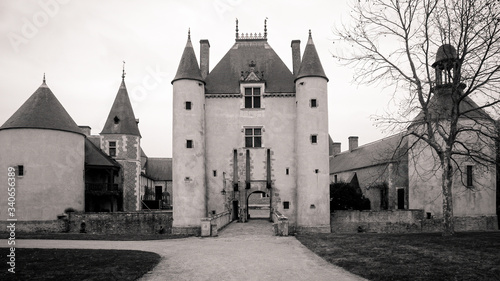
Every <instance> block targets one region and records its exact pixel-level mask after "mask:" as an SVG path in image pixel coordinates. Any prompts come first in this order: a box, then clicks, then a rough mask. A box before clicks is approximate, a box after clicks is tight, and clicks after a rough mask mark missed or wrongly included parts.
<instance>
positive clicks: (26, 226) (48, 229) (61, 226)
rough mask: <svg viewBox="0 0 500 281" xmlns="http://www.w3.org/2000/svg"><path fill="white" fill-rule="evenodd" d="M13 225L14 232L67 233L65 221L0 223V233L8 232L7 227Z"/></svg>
mask: <svg viewBox="0 0 500 281" xmlns="http://www.w3.org/2000/svg"><path fill="white" fill-rule="evenodd" d="M11 223H15V232H24V233H60V232H66V231H67V226H68V224H67V221H66V220H62V219H57V220H47V221H16V222H8V221H0V229H1V230H0V233H4V232H7V231H8V228H7V226H9V225H10V224H11Z"/></svg>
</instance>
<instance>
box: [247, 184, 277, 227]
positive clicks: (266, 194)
mask: <svg viewBox="0 0 500 281" xmlns="http://www.w3.org/2000/svg"><path fill="white" fill-rule="evenodd" d="M246 206H247V219H249V220H250V219H266V220H269V219H270V218H271V190H267V191H262V190H257V191H253V192H250V193H248V195H247V196H246Z"/></svg>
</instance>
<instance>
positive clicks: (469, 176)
mask: <svg viewBox="0 0 500 281" xmlns="http://www.w3.org/2000/svg"><path fill="white" fill-rule="evenodd" d="M472 167H473V166H472V165H467V186H468V187H472Z"/></svg>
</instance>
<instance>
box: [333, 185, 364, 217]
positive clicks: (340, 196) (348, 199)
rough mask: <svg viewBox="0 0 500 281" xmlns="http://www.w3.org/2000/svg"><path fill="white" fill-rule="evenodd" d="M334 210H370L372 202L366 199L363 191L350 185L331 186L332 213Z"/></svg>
mask: <svg viewBox="0 0 500 281" xmlns="http://www.w3.org/2000/svg"><path fill="white" fill-rule="evenodd" d="M333 210H370V200H369V199H368V198H365V197H364V195H363V193H362V192H361V189H360V188H359V187H355V186H353V185H351V184H349V183H345V182H339V183H332V184H330V211H333Z"/></svg>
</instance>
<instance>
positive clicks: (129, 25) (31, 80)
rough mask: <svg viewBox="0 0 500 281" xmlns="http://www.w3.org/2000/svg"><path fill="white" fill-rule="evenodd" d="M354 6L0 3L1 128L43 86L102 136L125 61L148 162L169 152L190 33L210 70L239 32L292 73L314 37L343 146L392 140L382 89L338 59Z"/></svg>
mask: <svg viewBox="0 0 500 281" xmlns="http://www.w3.org/2000/svg"><path fill="white" fill-rule="evenodd" d="M348 2H349V1H331V0H329V1H326V0H325V1H289V0H288V1H260V0H259V1H257V0H253V1H244V0H207V1H186V0H185V1H165V0H163V1H160V0H158V1H138V0H137V1H136V0H131V1H123V0H120V1H119V0H114V1H97V0H91V1H89V0H86V1H77V0H72V1H71V0H69V1H68V0H66V1H62V0H60V1H56V0H40V1H5V0H2V1H0V34H1V35H2V36H1V40H0V78H1V79H0V81H1V83H0V124H3V123H4V122H5V121H6V120H7V119H8V118H9V117H10V116H11V115H12V114H13V113H14V112H15V111H16V110H17V109H18V108H19V107H20V106H21V105H22V104H23V103H24V102H25V101H26V100H27V99H28V98H29V96H30V95H32V94H33V92H34V91H35V90H36V89H37V88H38V87H39V86H40V84H41V83H42V76H43V73H46V79H47V85H48V86H49V87H50V89H51V90H52V92H53V93H54V94H55V95H56V97H57V98H58V100H59V101H60V102H61V103H62V105H63V106H64V107H65V108H66V110H67V111H68V113H69V114H70V115H71V117H72V118H73V120H75V122H76V123H77V124H78V125H88V126H90V127H92V134H99V133H100V131H101V129H102V127H103V125H104V122H105V119H106V117H107V116H108V113H109V110H110V108H111V105H112V103H113V100H114V98H115V96H116V93H117V91H118V88H119V86H120V81H121V72H122V61H125V62H126V64H125V69H126V73H127V75H126V78H125V83H126V85H127V88H128V92H129V96H130V99H131V101H132V106H133V109H134V112H135V116H136V118H139V119H140V123H139V129H140V131H141V134H142V140H141V143H142V147H143V149H144V151H145V152H146V154H147V155H148V156H149V157H171V155H172V137H171V134H172V85H171V81H172V79H173V78H174V76H175V73H176V71H177V67H178V65H179V61H180V57H181V54H182V52H183V50H184V46H185V44H186V40H187V31H188V28H191V38H192V42H193V45H194V49H195V52H196V56H197V58H198V61H199V41H200V39H208V40H209V41H210V45H211V48H210V69H213V67H215V65H216V64H217V62H218V61H219V60H220V59H221V58H222V57H223V55H224V54H225V53H226V52H227V51H228V50H229V49H230V48H231V46H232V45H233V44H234V39H235V19H236V18H238V19H239V29H240V33H242V32H243V33H246V32H248V33H249V32H252V33H254V32H263V30H264V19H265V18H266V17H267V18H268V23H267V29H268V43H269V44H270V45H271V47H273V49H274V50H275V51H276V53H277V54H278V55H279V56H280V57H281V59H282V60H283V61H284V63H285V64H286V65H287V66H288V67H289V69H291V68H292V67H291V64H292V54H291V48H290V42H291V41H292V40H294V39H299V40H301V53H303V51H304V47H305V44H306V42H307V36H308V30H309V29H311V30H312V35H313V40H314V43H315V45H316V49H317V51H318V53H319V57H320V59H321V62H322V64H323V68H324V69H325V72H326V75H327V76H328V78H329V79H330V82H329V83H328V92H329V97H328V98H329V132H330V135H331V136H332V138H333V140H334V141H338V142H342V150H346V149H347V138H348V136H359V138H360V139H359V143H360V145H362V144H366V143H368V142H372V141H375V140H378V139H380V138H382V137H385V136H387V135H390V134H391V132H386V133H384V132H381V131H380V130H379V129H378V128H376V127H375V126H374V125H373V122H372V121H371V120H370V116H371V115H373V114H381V113H382V112H383V111H385V110H387V108H388V101H389V98H390V96H389V95H388V94H384V93H383V92H382V90H381V89H377V88H374V87H371V88H367V87H364V86H358V85H355V84H352V83H351V81H352V75H353V74H352V72H351V71H350V70H349V69H348V68H346V67H342V66H340V65H339V64H338V62H337V61H335V59H333V58H332V54H333V53H335V52H336V50H335V44H333V33H332V30H333V28H334V27H335V26H336V25H339V24H341V23H342V22H347V21H348V20H349V13H350V9H349V6H348Z"/></svg>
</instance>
